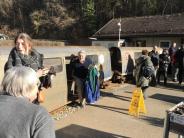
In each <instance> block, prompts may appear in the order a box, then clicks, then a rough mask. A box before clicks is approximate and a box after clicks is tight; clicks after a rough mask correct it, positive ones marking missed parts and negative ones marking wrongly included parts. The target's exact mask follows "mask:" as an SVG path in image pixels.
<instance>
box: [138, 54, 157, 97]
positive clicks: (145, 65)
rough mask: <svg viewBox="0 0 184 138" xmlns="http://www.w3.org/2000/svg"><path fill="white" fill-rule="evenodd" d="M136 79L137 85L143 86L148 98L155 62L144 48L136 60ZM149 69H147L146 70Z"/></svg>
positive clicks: (144, 93)
mask: <svg viewBox="0 0 184 138" xmlns="http://www.w3.org/2000/svg"><path fill="white" fill-rule="evenodd" d="M135 62H136V68H135V80H136V85H137V87H141V89H142V92H143V95H144V99H146V98H147V95H146V90H147V88H148V87H149V82H150V80H151V76H152V75H153V73H154V67H153V63H152V62H151V59H150V57H149V56H148V51H147V50H142V55H141V56H140V57H139V58H138V59H137V60H136V61H135ZM146 69H147V70H146Z"/></svg>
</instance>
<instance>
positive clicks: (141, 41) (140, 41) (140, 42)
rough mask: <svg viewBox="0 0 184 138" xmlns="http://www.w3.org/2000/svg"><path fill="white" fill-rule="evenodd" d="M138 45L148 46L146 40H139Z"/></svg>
mask: <svg viewBox="0 0 184 138" xmlns="http://www.w3.org/2000/svg"><path fill="white" fill-rule="evenodd" d="M136 47H146V40H137V41H136Z"/></svg>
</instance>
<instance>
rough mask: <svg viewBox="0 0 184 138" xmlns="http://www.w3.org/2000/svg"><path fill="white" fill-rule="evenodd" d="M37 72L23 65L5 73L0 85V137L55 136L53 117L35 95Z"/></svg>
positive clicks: (37, 79)
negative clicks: (36, 101) (39, 103)
mask: <svg viewBox="0 0 184 138" xmlns="http://www.w3.org/2000/svg"><path fill="white" fill-rule="evenodd" d="M39 85H40V81H39V78H38V76H37V73H36V72H35V71H34V70H33V69H31V68H29V67H25V66H21V67H12V68H10V69H9V70H7V71H6V72H5V75H4V77H3V80H2V83H1V87H0V110H1V112H0V118H1V121H0V126H1V127H0V137H1V138H55V131H54V125H53V120H52V118H51V116H50V115H49V113H48V112H47V111H46V109H45V108H43V107H42V106H40V105H35V104H33V103H32V102H33V101H34V100H35V99H36V98H37V93H38V87H39Z"/></svg>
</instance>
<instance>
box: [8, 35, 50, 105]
mask: <svg viewBox="0 0 184 138" xmlns="http://www.w3.org/2000/svg"><path fill="white" fill-rule="evenodd" d="M14 43H15V47H14V48H12V50H11V51H10V54H9V57H8V61H7V63H6V65H5V71H6V70H8V69H10V68H12V67H14V66H27V67H30V68H32V69H33V70H35V71H36V72H37V75H38V77H41V76H42V75H45V74H46V73H48V70H47V69H43V65H42V63H43V55H42V54H40V53H38V52H37V51H36V50H35V49H34V48H33V46H32V39H31V37H30V36H29V35H28V34H26V33H20V34H19V35H18V36H17V37H16V38H15V41H14ZM38 101H39V102H43V92H42V91H40V93H39V99H38Z"/></svg>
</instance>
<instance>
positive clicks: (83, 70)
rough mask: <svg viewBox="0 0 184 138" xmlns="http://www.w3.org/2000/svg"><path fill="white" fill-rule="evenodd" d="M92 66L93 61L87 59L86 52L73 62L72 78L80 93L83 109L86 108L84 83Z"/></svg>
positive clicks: (82, 51) (81, 53)
mask: <svg viewBox="0 0 184 138" xmlns="http://www.w3.org/2000/svg"><path fill="white" fill-rule="evenodd" d="M90 64H92V61H91V60H90V59H88V58H86V52H85V51H84V50H81V51H79V52H78V58H77V59H75V60H74V61H73V62H72V69H73V74H72V76H73V79H74V81H75V84H76V91H77V93H78V98H79V101H80V105H81V107H84V105H85V96H84V82H85V79H86V76H87V73H88V67H89V65H90Z"/></svg>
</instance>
